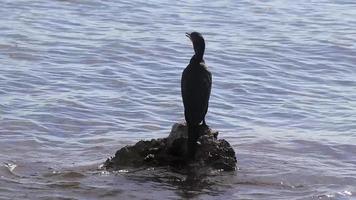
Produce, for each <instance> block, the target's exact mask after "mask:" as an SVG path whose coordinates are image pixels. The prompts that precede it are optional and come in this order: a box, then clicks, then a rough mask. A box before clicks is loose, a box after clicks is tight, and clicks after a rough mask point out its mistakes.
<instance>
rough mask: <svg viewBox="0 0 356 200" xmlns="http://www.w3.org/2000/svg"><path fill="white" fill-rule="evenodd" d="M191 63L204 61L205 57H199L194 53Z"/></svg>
mask: <svg viewBox="0 0 356 200" xmlns="http://www.w3.org/2000/svg"><path fill="white" fill-rule="evenodd" d="M190 63H191V64H199V63H204V59H203V57H201V58H199V57H197V56H196V54H194V55H193V56H192V58H191V59H190Z"/></svg>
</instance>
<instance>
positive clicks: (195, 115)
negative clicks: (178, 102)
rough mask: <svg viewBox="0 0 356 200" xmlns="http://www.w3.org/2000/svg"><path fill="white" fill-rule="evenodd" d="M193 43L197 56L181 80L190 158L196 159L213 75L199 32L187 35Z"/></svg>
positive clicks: (193, 58)
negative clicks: (207, 64) (204, 57)
mask: <svg viewBox="0 0 356 200" xmlns="http://www.w3.org/2000/svg"><path fill="white" fill-rule="evenodd" d="M186 36H187V37H188V38H189V39H190V40H191V41H192V43H193V48H194V52H195V54H194V55H193V56H192V58H191V59H190V63H189V65H188V66H187V67H186V68H185V69H184V71H183V74H182V80H181V92H182V98H183V104H184V116H185V121H186V122H187V126H188V144H187V145H188V158H190V159H191V158H194V155H195V150H196V142H197V140H198V138H199V125H200V124H201V122H203V125H206V123H205V115H206V113H207V111H208V106H209V97H210V91H211V82H212V78H211V73H210V71H209V70H208V68H207V66H206V65H205V62H204V59H203V56H204V51H205V42H204V38H203V36H202V35H201V34H200V33H198V32H192V33H186Z"/></svg>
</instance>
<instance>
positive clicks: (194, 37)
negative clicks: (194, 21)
mask: <svg viewBox="0 0 356 200" xmlns="http://www.w3.org/2000/svg"><path fill="white" fill-rule="evenodd" d="M185 35H186V36H187V37H188V38H189V39H190V41H192V43H193V48H194V52H195V55H196V56H201V57H203V54H204V50H205V41H204V38H203V36H202V35H201V34H200V33H198V32H191V33H185Z"/></svg>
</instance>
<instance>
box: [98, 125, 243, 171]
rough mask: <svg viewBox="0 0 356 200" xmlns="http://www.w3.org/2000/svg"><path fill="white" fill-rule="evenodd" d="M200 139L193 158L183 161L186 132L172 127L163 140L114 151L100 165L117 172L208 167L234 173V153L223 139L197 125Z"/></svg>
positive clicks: (208, 129)
mask: <svg viewBox="0 0 356 200" xmlns="http://www.w3.org/2000/svg"><path fill="white" fill-rule="evenodd" d="M199 134H200V137H199V139H198V147H197V151H196V154H195V158H194V159H193V161H191V162H187V160H186V156H185V155H186V151H187V145H186V144H187V136H188V129H187V126H186V125H185V124H182V123H176V124H174V125H173V127H172V130H171V133H170V134H169V136H168V137H167V138H159V139H152V140H148V141H142V140H141V141H139V142H137V143H136V144H135V145H133V146H125V147H123V148H121V149H120V150H118V151H117V152H116V154H115V156H114V157H112V158H109V159H107V160H106V162H105V163H104V167H105V168H106V169H107V170H120V169H125V168H128V167H160V166H170V167H173V168H177V169H184V168H186V167H187V166H191V165H194V166H195V167H197V168H199V167H204V168H206V167H209V168H212V169H218V170H224V171H233V170H235V169H236V161H237V160H236V157H235V151H234V150H233V148H232V147H231V145H230V144H229V143H228V142H227V141H226V140H224V139H218V138H217V137H218V132H217V131H213V130H211V129H210V128H209V127H207V126H204V125H201V126H200V129H199Z"/></svg>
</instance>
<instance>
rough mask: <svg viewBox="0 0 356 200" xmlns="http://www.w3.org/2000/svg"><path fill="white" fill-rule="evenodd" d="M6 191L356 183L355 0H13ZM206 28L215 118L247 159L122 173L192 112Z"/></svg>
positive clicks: (322, 192) (9, 2)
mask: <svg viewBox="0 0 356 200" xmlns="http://www.w3.org/2000/svg"><path fill="white" fill-rule="evenodd" d="M1 5H2V6H1V7H0V13H1V18H0V30H1V31H0V66H1V67H0V152H1V153H0V199H159V198H161V199H182V198H194V199H342V200H344V199H356V170H355V169H356V156H355V155H356V133H355V131H356V79H355V77H356V69H355V66H356V12H355V10H356V4H355V3H354V2H353V1H348V0H342V1H334V0H316V1H310V0H300V1H296V2H291V1H288V2H286V1H282V0H272V1H262V0H259V1H250V0H237V1H221V2H206V1H196V2H195V3H191V2H189V1H174V2H173V1H163V0H154V1H141V0H134V1H113V0H108V1H99V0H94V1H77V0H60V1H59V0H53V1H44V0H30V1H21V0H14V1H13V0H3V1H2V4H1ZM193 30H197V31H200V32H202V33H203V35H204V36H205V39H206V42H207V49H206V55H205V61H206V63H207V64H208V65H209V67H210V70H211V71H212V73H213V90H212V96H211V101H210V107H209V112H208V115H207V123H208V124H209V125H210V126H211V127H212V128H214V129H217V130H219V131H220V137H221V138H225V139H226V140H228V141H229V142H230V143H231V144H232V145H233V147H234V149H235V151H236V156H237V158H238V166H239V169H238V170H237V171H236V172H232V173H227V172H211V174H210V175H209V176H206V177H202V178H201V179H199V180H195V181H187V180H186V178H187V177H186V176H184V175H182V174H178V173H173V172H169V171H167V169H139V170H129V171H128V172H127V171H121V172H116V173H109V172H105V171H102V170H99V169H98V167H99V165H100V164H101V163H102V162H103V161H104V160H105V159H106V158H107V157H109V156H111V155H113V154H114V153H115V150H116V149H119V148H121V147H123V146H125V145H127V144H133V143H135V142H136V141H138V140H140V139H151V138H158V137H164V136H166V135H167V134H168V133H169V131H170V128H171V126H172V125H173V123H175V122H178V121H182V120H183V119H184V118H183V112H182V110H183V107H182V103H181V97H180V76H181V72H182V70H183V69H184V67H185V66H186V65H187V64H188V62H189V60H190V57H191V55H192V53H193V50H192V48H191V44H190V42H189V40H188V39H187V38H186V37H185V36H184V33H185V32H187V31H193Z"/></svg>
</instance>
